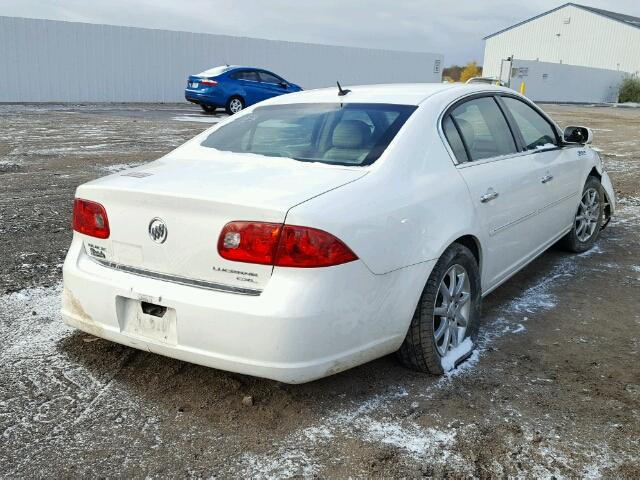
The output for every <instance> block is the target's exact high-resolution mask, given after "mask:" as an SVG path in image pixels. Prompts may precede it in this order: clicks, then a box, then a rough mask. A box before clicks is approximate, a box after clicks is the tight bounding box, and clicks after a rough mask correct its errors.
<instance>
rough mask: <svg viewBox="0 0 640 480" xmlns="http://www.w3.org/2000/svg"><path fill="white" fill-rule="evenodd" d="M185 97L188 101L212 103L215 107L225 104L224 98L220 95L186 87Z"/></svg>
mask: <svg viewBox="0 0 640 480" xmlns="http://www.w3.org/2000/svg"><path fill="white" fill-rule="evenodd" d="M184 98H185V100H187V101H188V102H192V103H197V104H198V105H211V106H214V107H224V106H225V102H224V99H222V98H219V96H214V95H208V94H204V93H198V92H197V91H195V90H189V89H186V90H185V91H184Z"/></svg>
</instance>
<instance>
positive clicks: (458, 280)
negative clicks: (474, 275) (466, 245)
mask: <svg viewBox="0 0 640 480" xmlns="http://www.w3.org/2000/svg"><path fill="white" fill-rule="evenodd" d="M470 300H471V283H470V282H469V274H468V273H467V271H466V270H465V268H464V267H463V266H462V265H458V264H456V265H453V266H451V267H450V268H449V270H447V272H446V273H445V274H444V277H443V278H442V280H441V282H440V287H439V289H438V293H437V295H436V301H435V306H434V309H433V341H434V343H435V345H436V349H437V350H438V354H439V355H440V356H441V357H443V356H445V355H446V354H447V352H449V350H451V349H453V348H455V347H457V346H458V344H459V343H460V342H462V340H464V338H465V334H466V332H467V327H468V325H469V313H470V311H471V302H470Z"/></svg>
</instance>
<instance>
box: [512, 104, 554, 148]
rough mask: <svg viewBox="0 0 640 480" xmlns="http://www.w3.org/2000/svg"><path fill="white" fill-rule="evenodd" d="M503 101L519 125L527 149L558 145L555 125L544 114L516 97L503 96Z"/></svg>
mask: <svg viewBox="0 0 640 480" xmlns="http://www.w3.org/2000/svg"><path fill="white" fill-rule="evenodd" d="M502 101H503V102H504V103H505V105H506V106H507V108H508V109H509V112H511V115H512V116H513V119H514V120H515V122H516V124H517V125H518V128H519V129H520V133H521V134H522V138H523V140H524V145H525V148H526V149H527V150H535V149H537V148H540V147H544V146H551V145H556V146H557V145H558V140H557V138H556V134H555V132H554V129H553V127H552V126H551V124H549V122H548V121H547V120H546V119H545V118H544V117H543V116H542V115H540V114H539V113H538V112H536V111H535V110H534V109H533V108H531V107H530V106H529V105H527V104H526V103H524V102H522V101H520V100H517V99H515V98H512V97H502Z"/></svg>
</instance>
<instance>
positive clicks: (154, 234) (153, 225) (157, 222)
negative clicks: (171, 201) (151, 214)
mask: <svg viewBox="0 0 640 480" xmlns="http://www.w3.org/2000/svg"><path fill="white" fill-rule="evenodd" d="M167 233H169V232H168V231H167V225H166V224H165V223H164V220H162V219H161V218H158V217H156V218H154V219H153V220H151V222H150V223H149V236H150V237H151V240H153V241H154V242H156V243H164V242H165V240H166V239H167Z"/></svg>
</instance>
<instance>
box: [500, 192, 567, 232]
mask: <svg viewBox="0 0 640 480" xmlns="http://www.w3.org/2000/svg"><path fill="white" fill-rule="evenodd" d="M577 193H578V191H575V192H573V193H570V194H569V195H565V196H564V197H562V198H559V199H558V200H554V201H553V202H551V203H547V204H546V205H545V206H543V207H541V208H538V209H537V210H534V211H533V212H530V213H527V214H526V215H524V216H522V217H520V218H517V219H515V220H512V221H511V222H509V223H505V224H504V225H501V226H499V227H496V228H494V229H493V230H491V232H490V233H489V234H490V235H491V236H492V237H493V236H494V235H495V234H496V233H499V232H501V231H502V230H505V229H507V228H509V227H513V226H514V225H517V224H518V223H520V222H522V221H524V220H526V219H528V218H531V217H533V216H536V215H540V214H541V213H542V212H544V211H545V210H548V209H550V208H551V207H555V206H556V205H558V204H560V203H562V202H564V201H566V200H569V199H570V198H571V197H573V196H575V195H576V194H577Z"/></svg>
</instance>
